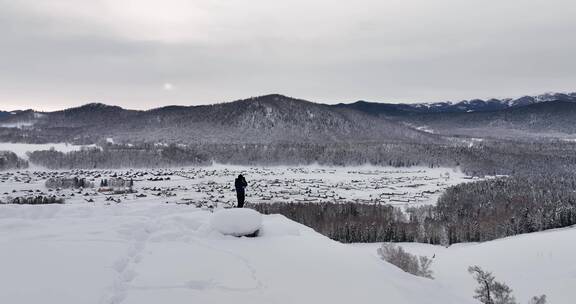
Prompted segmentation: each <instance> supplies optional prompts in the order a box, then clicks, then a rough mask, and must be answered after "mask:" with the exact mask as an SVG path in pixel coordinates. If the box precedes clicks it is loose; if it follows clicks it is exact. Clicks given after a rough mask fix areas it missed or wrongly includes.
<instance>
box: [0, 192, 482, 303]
mask: <svg viewBox="0 0 576 304" xmlns="http://www.w3.org/2000/svg"><path fill="white" fill-rule="evenodd" d="M211 216H212V213H210V212H209V211H207V210H201V209H198V208H194V207H191V206H185V205H176V204H163V203H159V202H158V201H152V200H149V201H146V202H144V201H141V202H138V203H129V204H118V205H110V206H105V205H91V204H90V205H89V204H67V205H51V206H9V205H1V206H0V242H1V243H2V244H3V246H2V248H3V250H1V251H0V267H1V268H2V269H3V271H2V272H0V286H2V292H1V293H0V302H1V303H61V304H68V303H70V304H76V303H106V304H112V303H114V304H119V303H126V304H129V303H137V304H146V303H171V304H179V303H263V304H264V303H351V302H356V301H358V299H362V303H382V301H383V300H386V301H388V302H389V303H398V304H401V303H413V304H416V303H418V304H421V303H447V304H450V303H472V301H469V300H468V299H462V298H459V297H458V296H454V295H452V291H451V290H448V289H446V288H444V287H443V286H442V285H441V284H440V283H438V282H436V281H433V280H428V279H424V278H418V277H414V276H412V275H409V274H406V273H404V272H402V271H401V270H399V269H397V268H396V267H394V266H392V265H390V264H387V263H384V262H382V261H381V260H380V259H378V258H376V257H369V256H366V255H365V254H364V253H363V252H362V251H361V250H358V249H356V248H352V247H350V246H347V245H343V244H340V243H337V242H334V241H332V240H329V239H328V238H326V237H323V236H321V235H319V234H317V233H316V232H314V231H312V230H311V229H310V228H307V227H305V226H302V225H300V224H297V223H294V222H292V221H290V220H288V219H286V218H285V217H283V216H278V215H270V216H264V217H263V224H262V225H263V226H262V235H261V236H259V237H257V238H236V237H231V236H224V235H222V234H220V233H218V232H215V231H213V230H211V229H210V228H209V225H208V222H209V220H210V217H211ZM55 273H57V274H58V276H54V274H55Z"/></svg>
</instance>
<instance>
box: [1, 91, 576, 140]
mask: <svg viewBox="0 0 576 304" xmlns="http://www.w3.org/2000/svg"><path fill="white" fill-rule="evenodd" d="M575 119H576V93H570V94H545V95H540V96H526V97H522V98H518V99H502V100H499V99H490V100H486V101H484V100H479V99H475V100H470V101H462V102H458V103H450V102H440V103H429V104H427V103H420V104H387V103H376V102H366V101H358V102H355V103H350V104H337V105H326V104H318V103H313V102H309V101H305V100H301V99H295V98H291V97H286V96H283V95H277V94H272V95H265V96H260V97H253V98H249V99H243V100H238V101H234V102H229V103H221V104H214V105H202V106H189V107H186V106H167V107H162V108H157V109H152V110H148V111H137V110H127V109H123V108H121V107H117V106H109V105H104V104H99V103H92V104H87V105H84V106H81V107H76V108H70V109H66V110H62V111H55V112H36V111H32V110H26V111H15V112H0V141H26V142H57V141H66V142H77V143H96V142H99V141H105V140H107V139H108V138H112V139H113V140H114V141H115V142H126V143H128V142H154V143H158V142H162V143H184V144H185V143H206V144H222V143H226V144H242V143H251V144H254V143H255V144H267V143H281V142H290V143H355V142H418V143H422V142H430V143H442V142H445V141H449V140H450V139H449V137H451V136H455V135H458V136H474V137H497V138H498V137H500V138H501V137H507V138H509V137H513V138H534V137H535V136H537V137H541V136H545V137H549V136H556V137H557V136H560V137H565V136H570V134H573V133H576V123H574V122H575V121H576V120H575Z"/></svg>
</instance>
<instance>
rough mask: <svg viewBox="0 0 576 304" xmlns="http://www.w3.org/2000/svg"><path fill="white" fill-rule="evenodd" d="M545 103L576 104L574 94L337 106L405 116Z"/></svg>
mask: <svg viewBox="0 0 576 304" xmlns="http://www.w3.org/2000/svg"><path fill="white" fill-rule="evenodd" d="M547 101H568V102H576V93H568V94H563V93H548V94H543V95H538V96H524V97H520V98H517V99H512V98H505V99H488V100H482V99H472V100H464V101H460V102H456V103H454V102H436V103H414V104H406V103H381V102H368V101H362V100H361V101H357V102H355V103H352V104H338V105H337V106H338V107H343V108H353V109H356V110H360V111H362V112H365V113H370V114H372V115H380V114H385V115H405V114H406V113H468V112H490V111H498V110H504V109H510V108H516V107H522V106H527V105H532V104H537V103H542V102H547Z"/></svg>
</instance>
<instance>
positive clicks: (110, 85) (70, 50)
mask: <svg viewBox="0 0 576 304" xmlns="http://www.w3.org/2000/svg"><path fill="white" fill-rule="evenodd" d="M335 2H336V1H327V0H308V1H304V0H295V1H283V2H280V1H271V0H267V1H264V0H251V1H218V0H203V1H202V0H200V1H186V0H164V1H152V0H141V1H133V0H115V1H112V0H99V1H96V0H91V1H88V0H77V1H59V0H44V1H41V2H38V1H30V0H19V1H15V0H0V37H2V39H1V40H0V54H1V56H0V109H14V108H37V109H59V108H63V107H68V106H73V105H79V104H83V103H86V102H92V101H101V102H106V103H110V104H117V105H121V106H125V107H129V108H152V107H158V106H162V105H167V104H187V105H189V104H201V103H212V102H221V101H229V100H233V99H237V98H243V97H249V96H255V95H259V94H266V93H273V92H274V93H276V92H277V93H283V94H287V95H291V96H296V97H301V98H306V99H310V100H315V101H320V102H329V103H331V102H342V101H354V100H357V99H366V100H377V101H404V102H414V101H440V100H447V99H452V100H458V99H464V98H475V97H483V98H488V97H504V96H517V95H521V94H536V93H541V92H545V91H571V90H574V89H575V88H574V87H573V86H574V85H573V84H574V83H576V82H575V81H576V74H575V73H573V71H574V70H575V68H576V61H575V60H573V58H572V57H573V54H574V52H575V51H576V39H572V38H571V36H572V34H573V33H574V32H575V31H576V20H575V19H574V18H573V17H572V15H573V12H574V11H575V9H576V5H575V4H572V3H571V2H570V1H563V0H548V1H542V0H508V1H496V0H484V1H478V0H470V1H457V0H438V1H428V0H412V1H406V0H403V1H400V0H388V1H372V0H359V1H346V2H344V1H343V2H341V3H335ZM502 2H504V3H502ZM167 83H169V84H171V85H172V88H171V89H170V90H166V89H165V84H167Z"/></svg>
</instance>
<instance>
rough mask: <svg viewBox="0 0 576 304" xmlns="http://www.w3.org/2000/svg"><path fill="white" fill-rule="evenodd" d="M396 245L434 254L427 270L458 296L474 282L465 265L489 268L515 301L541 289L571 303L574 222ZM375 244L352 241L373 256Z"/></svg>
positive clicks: (575, 268)
mask: <svg viewBox="0 0 576 304" xmlns="http://www.w3.org/2000/svg"><path fill="white" fill-rule="evenodd" d="M400 245H401V246H402V247H404V248H405V249H406V250H407V251H408V252H411V253H413V254H417V255H425V256H429V257H432V256H434V255H435V256H436V257H435V258H434V263H433V264H432V269H433V271H434V277H435V278H436V281H438V282H439V283H441V284H442V285H444V286H446V287H448V288H450V290H453V291H454V292H455V293H457V294H458V295H460V296H461V297H469V298H471V297H472V295H473V292H474V288H475V287H476V283H475V281H474V280H473V278H472V276H470V274H469V273H468V272H467V268H468V266H471V265H478V266H480V267H482V268H483V269H484V270H487V271H491V272H493V274H494V275H495V277H496V280H498V281H502V282H505V283H506V284H508V285H509V286H510V287H511V288H512V289H513V290H514V295H515V296H516V299H517V300H518V301H519V303H528V299H529V298H530V297H532V296H535V295H541V294H546V295H547V298H548V302H549V303H553V304H572V303H574V302H575V300H574V288H575V287H576V263H575V262H574V257H576V227H573V228H565V229H557V230H549V231H544V232H538V233H530V234H523V235H518V236H514V237H509V238H504V239H499V240H495V241H491V242H485V243H473V244H458V245H453V246H450V247H448V248H444V247H442V246H434V245H427V244H417V243H403V244H400ZM379 246H380V245H379V244H355V245H352V247H355V248H358V249H360V250H364V251H365V252H366V253H367V255H368V256H376V248H378V247H379Z"/></svg>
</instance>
